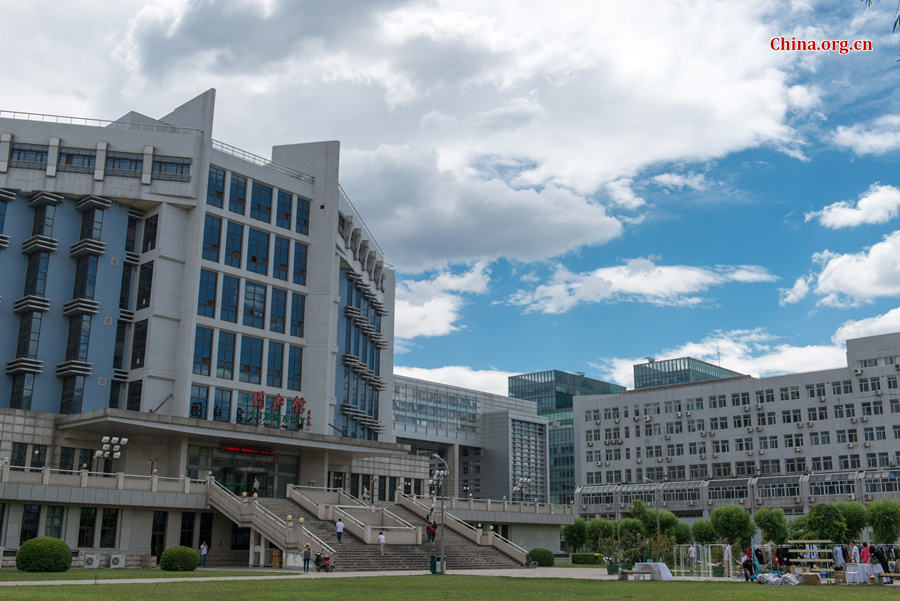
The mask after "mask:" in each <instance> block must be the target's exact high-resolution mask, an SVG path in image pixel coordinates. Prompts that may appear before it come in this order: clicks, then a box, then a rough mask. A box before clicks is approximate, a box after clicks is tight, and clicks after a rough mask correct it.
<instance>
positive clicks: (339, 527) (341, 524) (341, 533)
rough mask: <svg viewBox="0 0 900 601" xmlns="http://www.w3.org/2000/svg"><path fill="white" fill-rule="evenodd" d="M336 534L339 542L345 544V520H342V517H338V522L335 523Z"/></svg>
mask: <svg viewBox="0 0 900 601" xmlns="http://www.w3.org/2000/svg"><path fill="white" fill-rule="evenodd" d="M334 529H335V534H337V539H338V544H339V545H343V544H344V522H342V521H341V518H338V521H337V523H336V524H335V525H334Z"/></svg>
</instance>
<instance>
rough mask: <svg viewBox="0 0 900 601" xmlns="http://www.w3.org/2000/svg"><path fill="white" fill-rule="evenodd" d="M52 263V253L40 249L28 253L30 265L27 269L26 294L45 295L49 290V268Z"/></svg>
mask: <svg viewBox="0 0 900 601" xmlns="http://www.w3.org/2000/svg"><path fill="white" fill-rule="evenodd" d="M49 265H50V253H47V252H45V251H39V252H36V253H32V254H30V255H28V267H27V269H26V271H25V293H24V294H25V296H29V295H32V294H34V295H37V296H44V293H45V292H46V290H47V268H48V267H49Z"/></svg>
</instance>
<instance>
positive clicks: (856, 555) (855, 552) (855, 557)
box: [850, 541, 859, 563]
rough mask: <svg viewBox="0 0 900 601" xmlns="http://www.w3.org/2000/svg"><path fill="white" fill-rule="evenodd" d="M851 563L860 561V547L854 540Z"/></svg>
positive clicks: (851, 544) (851, 543)
mask: <svg viewBox="0 0 900 601" xmlns="http://www.w3.org/2000/svg"><path fill="white" fill-rule="evenodd" d="M850 563H859V547H857V546H856V543H855V542H853V541H850Z"/></svg>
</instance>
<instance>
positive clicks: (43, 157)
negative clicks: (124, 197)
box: [9, 144, 191, 182]
mask: <svg viewBox="0 0 900 601" xmlns="http://www.w3.org/2000/svg"><path fill="white" fill-rule="evenodd" d="M48 154H49V147H48V146H42V145H39V144H13V145H12V147H11V148H10V153H9V166H10V167H20V168H24V169H46V168H47V158H48ZM96 163H97V151H96V150H90V149H87V148H68V147H65V146H61V147H60V148H59V153H58V157H57V161H56V168H57V170H58V171H67V172H72V173H94V170H95V168H96ZM143 170H144V155H143V153H136V152H114V151H109V152H107V153H106V169H105V173H106V174H107V175H118V176H122V177H141V175H142V173H143ZM151 178H152V179H157V180H169V181H176V182H189V181H191V159H188V158H182V157H169V156H155V157H153V164H152V168H151Z"/></svg>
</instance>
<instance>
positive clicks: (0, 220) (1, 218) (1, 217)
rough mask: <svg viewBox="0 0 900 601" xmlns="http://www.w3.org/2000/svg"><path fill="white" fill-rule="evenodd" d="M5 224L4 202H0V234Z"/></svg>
mask: <svg viewBox="0 0 900 601" xmlns="http://www.w3.org/2000/svg"><path fill="white" fill-rule="evenodd" d="M5 223H6V201H5V200H0V234H2V233H3V226H4V224H5Z"/></svg>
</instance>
